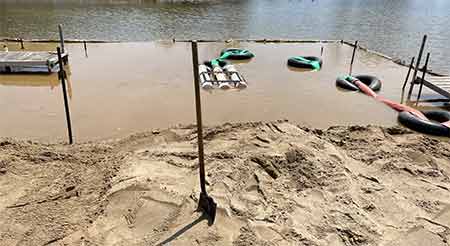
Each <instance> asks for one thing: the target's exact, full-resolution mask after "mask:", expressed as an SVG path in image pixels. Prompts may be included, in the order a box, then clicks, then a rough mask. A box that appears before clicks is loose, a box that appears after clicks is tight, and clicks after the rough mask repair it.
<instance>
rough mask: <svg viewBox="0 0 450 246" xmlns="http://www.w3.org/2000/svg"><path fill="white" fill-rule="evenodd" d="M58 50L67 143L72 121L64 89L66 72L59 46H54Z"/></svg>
mask: <svg viewBox="0 0 450 246" xmlns="http://www.w3.org/2000/svg"><path fill="white" fill-rule="evenodd" d="M56 50H57V52H58V62H59V74H58V77H59V79H60V80H61V87H62V90H63V97H64V109H65V111H66V121H67V132H68V134H69V144H72V143H73V137H72V123H71V121H70V111H69V101H68V100H67V90H66V80H65V79H66V72H65V71H64V63H63V60H62V57H61V49H60V48H59V47H57V48H56Z"/></svg>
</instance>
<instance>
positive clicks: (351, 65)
mask: <svg viewBox="0 0 450 246" xmlns="http://www.w3.org/2000/svg"><path fill="white" fill-rule="evenodd" d="M357 48H358V40H356V41H355V47H354V48H353V54H352V60H351V62H350V72H349V73H348V75H350V76H351V75H352V70H353V61H354V60H355V53H356V49H357Z"/></svg>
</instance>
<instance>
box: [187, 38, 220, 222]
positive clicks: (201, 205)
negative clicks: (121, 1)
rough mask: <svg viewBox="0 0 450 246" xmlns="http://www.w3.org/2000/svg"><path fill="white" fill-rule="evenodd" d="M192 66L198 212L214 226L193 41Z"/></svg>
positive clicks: (213, 211)
mask: <svg viewBox="0 0 450 246" xmlns="http://www.w3.org/2000/svg"><path fill="white" fill-rule="evenodd" d="M191 45H192V66H193V72H194V89H195V111H196V114H197V141H198V161H199V171H200V189H201V192H200V198H199V201H198V210H202V211H203V213H204V214H206V215H207V216H208V219H209V224H210V225H212V224H213V223H214V220H215V218H216V207H217V204H216V203H215V202H214V200H213V199H212V198H211V197H209V196H208V194H207V193H206V180H205V160H204V153H203V125H202V106H201V102H200V76H199V73H198V47H197V41H195V40H194V41H192V43H191Z"/></svg>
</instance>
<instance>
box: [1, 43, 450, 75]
mask: <svg viewBox="0 0 450 246" xmlns="http://www.w3.org/2000/svg"><path fill="white" fill-rule="evenodd" d="M0 40H1V41H2V42H21V41H23V42H29V43H59V42H60V41H59V40H58V39H20V38H8V37H4V38H1V37H0ZM191 41H193V40H192V39H171V40H170V39H161V40H151V41H133V42H130V41H120V40H95V39H91V40H83V39H65V40H64V42H65V43H69V44H70V43H72V44H77V43H81V44H82V43H87V44H89V43H93V44H102V43H105V44H108V43H111V44H113V43H148V42H150V43H151V42H156V43H166V42H173V43H176V42H180V43H188V42H191ZM195 41H197V42H198V43H232V42H243V43H268V44H277V43H278V44H283V43H286V44H293V43H298V44H306V43H342V44H346V45H348V46H350V47H354V46H355V45H354V41H350V40H343V39H341V40H338V39H336V40H335V39H325V40H320V39H228V40H221V39H198V40H195ZM358 48H359V49H361V50H363V51H365V52H367V53H370V54H373V55H376V56H379V57H382V58H384V59H387V60H389V61H392V62H394V63H395V64H397V65H400V66H403V67H407V68H409V65H408V63H407V61H404V60H401V59H400V58H395V57H391V56H388V55H386V54H384V53H382V52H379V51H376V50H372V49H369V48H367V47H365V46H363V45H360V44H358ZM413 69H414V66H413ZM419 71H422V70H421V69H420V68H419ZM427 74H429V75H432V76H440V77H444V76H448V74H445V73H441V72H434V71H432V70H428V71H427Z"/></svg>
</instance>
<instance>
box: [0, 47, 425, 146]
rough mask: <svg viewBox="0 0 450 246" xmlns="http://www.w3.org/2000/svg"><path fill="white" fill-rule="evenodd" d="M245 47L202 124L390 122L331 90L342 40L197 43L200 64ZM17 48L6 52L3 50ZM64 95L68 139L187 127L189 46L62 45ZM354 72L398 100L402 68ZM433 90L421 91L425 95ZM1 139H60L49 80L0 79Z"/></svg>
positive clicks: (368, 65) (60, 122)
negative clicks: (306, 61)
mask: <svg viewBox="0 0 450 246" xmlns="http://www.w3.org/2000/svg"><path fill="white" fill-rule="evenodd" d="M228 46H233V47H242V48H247V49H250V50H251V51H252V52H254V53H255V55H256V57H255V58H254V59H253V60H251V61H249V62H248V63H237V64H236V67H237V68H238V70H239V71H240V72H242V73H243V74H244V76H245V77H246V79H247V81H248V85H249V86H248V88H247V89H245V90H241V91H237V90H230V91H221V90H215V91H213V92H206V91H202V104H203V105H202V106H203V119H204V122H205V124H206V125H213V124H219V123H224V122H241V121H242V122H244V121H271V120H277V119H288V120H290V121H291V122H294V123H297V124H301V125H304V126H308V127H317V128H326V127H329V126H332V125H350V124H374V125H383V126H391V125H395V124H397V113H396V112H394V111H393V110H391V109H389V108H388V107H387V106H385V105H383V104H380V103H378V102H375V101H374V100H372V99H371V98H368V97H367V96H365V95H362V94H361V93H353V92H344V91H341V90H338V89H337V88H336V87H335V79H336V77H337V76H338V75H343V74H345V73H347V72H348V68H349V62H350V58H351V52H352V48H351V47H349V46H347V45H345V44H340V43H328V44H319V43H309V44H259V43H234V44H224V43H201V44H199V56H200V59H201V60H206V59H211V58H214V57H217V56H218V54H219V53H220V50H221V49H223V48H225V47H228ZM321 46H323V47H324V54H323V59H324V66H323V68H322V70H320V71H318V72H299V71H295V70H292V69H289V68H288V67H287V66H286V61H287V59H288V58H289V57H290V56H295V55H315V56H319V55H320V47H321ZM18 48H19V46H18V44H17V45H16V46H15V45H10V49H11V50H15V49H18ZM54 48H55V45H54V44H37V43H33V44H30V43H27V44H26V49H27V50H53V49H54ZM67 49H68V51H69V53H70V76H69V93H70V109H71V115H72V121H73V131H74V136H75V141H87V140H97V139H106V138H114V137H121V136H125V135H128V134H131V133H134V132H139V131H145V130H150V129H154V128H167V127H170V126H175V125H177V124H190V123H194V120H195V112H194V97H193V82H192V81H193V75H192V70H191V69H192V64H191V62H192V61H191V59H192V58H191V46H190V44H189V43H172V42H140V43H107V44H88V57H87V58H86V57H85V55H84V50H83V45H82V44H67ZM353 71H354V74H372V75H376V76H378V77H379V78H380V79H381V80H382V81H383V88H382V90H381V92H380V93H381V94H382V95H384V96H385V97H387V98H389V99H392V100H396V101H399V100H400V94H401V93H400V92H401V85H402V83H403V81H404V78H405V75H406V72H407V69H406V68H405V67H402V66H399V65H397V64H395V63H393V62H392V61H390V60H387V59H384V58H382V57H380V56H376V55H373V54H370V53H368V52H364V51H358V53H357V56H356V59H355V65H354V68H353ZM431 95H432V93H430V92H429V91H425V92H424V97H425V98H427V97H430V96H431ZM0 115H1V119H2V120H1V121H0V136H2V137H18V138H26V139H38V140H44V141H56V140H65V139H66V128H65V127H66V122H65V116H64V105H63V98H62V89H61V86H60V84H59V82H58V80H57V77H56V75H55V74H53V75H50V76H47V75H0Z"/></svg>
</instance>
